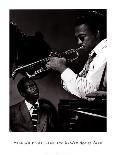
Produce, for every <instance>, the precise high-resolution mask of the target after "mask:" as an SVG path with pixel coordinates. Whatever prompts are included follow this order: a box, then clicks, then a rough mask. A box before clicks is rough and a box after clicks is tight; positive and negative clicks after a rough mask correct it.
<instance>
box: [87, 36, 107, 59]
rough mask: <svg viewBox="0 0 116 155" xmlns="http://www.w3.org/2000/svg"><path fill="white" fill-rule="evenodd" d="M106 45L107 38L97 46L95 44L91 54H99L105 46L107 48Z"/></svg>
mask: <svg viewBox="0 0 116 155" xmlns="http://www.w3.org/2000/svg"><path fill="white" fill-rule="evenodd" d="M106 46H107V39H104V40H102V41H101V42H100V43H99V44H98V45H97V46H95V48H94V49H93V50H92V51H91V52H90V54H89V56H92V55H93V53H96V54H97V55H98V54H99V53H100V52H101V50H102V49H103V48H106Z"/></svg>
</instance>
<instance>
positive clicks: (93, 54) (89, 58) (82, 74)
mask: <svg viewBox="0 0 116 155" xmlns="http://www.w3.org/2000/svg"><path fill="white" fill-rule="evenodd" d="M95 56H96V53H95V52H94V53H92V54H91V55H89V57H88V60H87V62H86V64H85V66H84V68H83V70H82V71H81V72H80V73H79V76H80V77H86V75H87V73H88V71H89V67H90V63H91V62H92V60H93V58H94V57H95Z"/></svg>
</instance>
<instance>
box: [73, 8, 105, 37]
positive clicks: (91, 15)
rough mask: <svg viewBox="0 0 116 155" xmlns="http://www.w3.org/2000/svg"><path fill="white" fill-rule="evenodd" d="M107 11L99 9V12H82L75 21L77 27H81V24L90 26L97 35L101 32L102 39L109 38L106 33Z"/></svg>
mask: <svg viewBox="0 0 116 155" xmlns="http://www.w3.org/2000/svg"><path fill="white" fill-rule="evenodd" d="M106 16H107V10H106V9H101V10H100V9H98V10H82V11H81V12H80V13H79V14H78V17H77V18H76V21H75V26H79V25H81V24H86V25H88V26H89V28H90V30H91V31H92V32H93V33H95V34H96V33H97V31H98V30H99V31H100V39H101V40H102V39H105V38H106V36H107V32H106V29H107V28H106V25H107V24H106Z"/></svg>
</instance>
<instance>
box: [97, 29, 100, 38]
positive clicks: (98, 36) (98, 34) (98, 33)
mask: <svg viewBox="0 0 116 155" xmlns="http://www.w3.org/2000/svg"><path fill="white" fill-rule="evenodd" d="M96 38H97V39H100V31H99V30H97V34H96Z"/></svg>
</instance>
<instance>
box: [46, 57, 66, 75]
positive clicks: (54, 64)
mask: <svg viewBox="0 0 116 155" xmlns="http://www.w3.org/2000/svg"><path fill="white" fill-rule="evenodd" d="M46 67H47V68H48V69H53V70H56V71H59V72H60V73H62V72H63V71H64V70H65V69H66V68H67V67H66V59H65V58H58V57H52V58H50V60H49V62H47V64H46Z"/></svg>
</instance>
